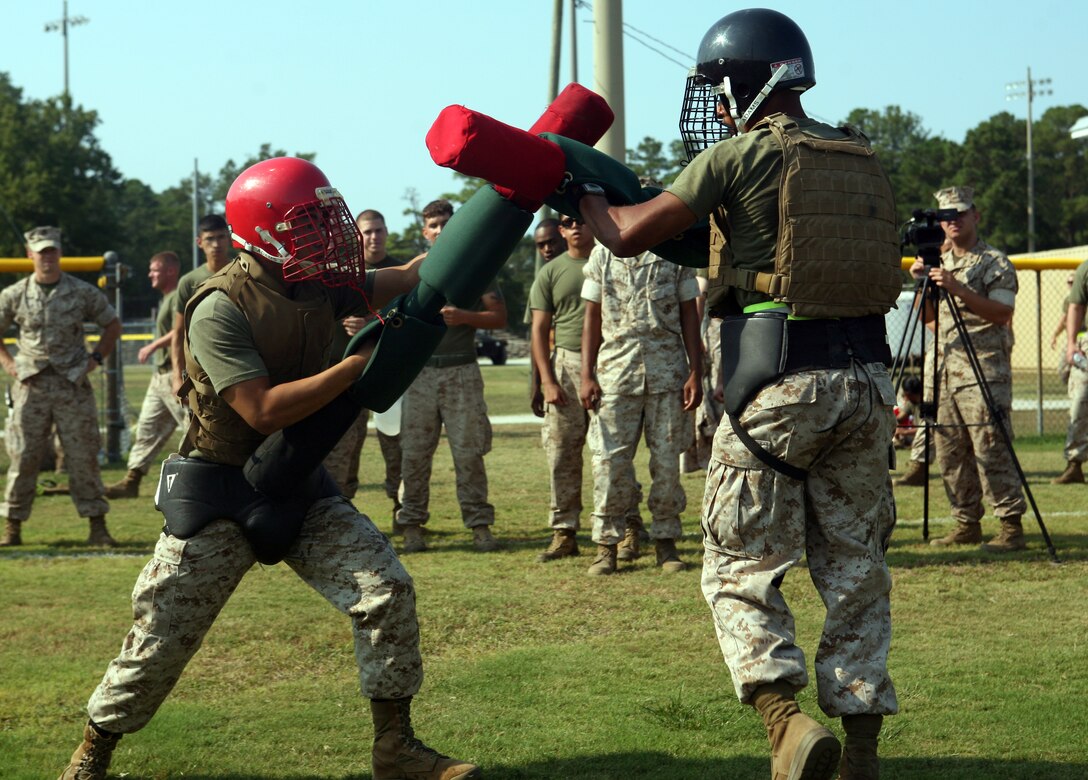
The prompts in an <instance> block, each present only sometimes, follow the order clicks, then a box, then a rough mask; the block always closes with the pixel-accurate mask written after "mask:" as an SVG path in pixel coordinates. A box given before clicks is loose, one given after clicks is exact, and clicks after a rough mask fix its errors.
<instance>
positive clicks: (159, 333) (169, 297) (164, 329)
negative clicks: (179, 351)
mask: <svg viewBox="0 0 1088 780" xmlns="http://www.w3.org/2000/svg"><path fill="white" fill-rule="evenodd" d="M177 294H178V292H177V290H171V291H170V292H168V293H167V294H166V295H164V296H162V301H161V302H160V303H159V316H157V317H156V318H155V338H156V339H160V338H162V337H163V336H165V335H166V334H167V333H169V332H170V331H171V330H173V329H174V315H175V314H176V313H177V312H176V310H175V308H174V298H175V297H176V296H177ZM173 362H174V361H173V360H171V359H170V345H169V344H167V345H166V346H165V347H161V348H159V349H157V350H155V366H156V367H157V368H158V369H159V371H169V370H170V368H171V366H172V365H173Z"/></svg>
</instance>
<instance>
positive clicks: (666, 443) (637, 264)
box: [582, 246, 699, 545]
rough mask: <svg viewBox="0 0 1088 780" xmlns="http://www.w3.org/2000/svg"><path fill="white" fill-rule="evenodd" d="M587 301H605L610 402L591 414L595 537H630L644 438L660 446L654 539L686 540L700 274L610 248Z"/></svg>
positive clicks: (588, 273) (589, 271) (652, 503)
mask: <svg viewBox="0 0 1088 780" xmlns="http://www.w3.org/2000/svg"><path fill="white" fill-rule="evenodd" d="M585 277H586V281H585V284H584V285H583V286H582V297H583V298H585V299H586V300H590V301H595V302H597V303H598V304H600V307H601V347H600V351H599V352H598V355H597V367H596V377H597V382H598V383H599V384H600V386H601V391H602V396H601V401H600V406H599V408H598V409H597V411H596V412H595V413H593V414H592V415H591V416H590V423H589V433H588V442H589V448H590V452H591V453H592V454H593V541H595V542H597V543H598V544H609V545H611V544H616V543H618V542H619V541H620V540H621V539H623V534H624V529H625V526H626V522H625V520H624V514H625V512H626V510H627V508H628V507H630V506H631V502H632V500H633V498H632V495H631V491H632V480H627V479H624V478H623V475H625V474H627V473H629V472H632V471H633V469H634V465H633V463H634V456H635V451H636V449H637V448H638V441H639V438H640V437H641V436H642V434H643V433H645V438H646V445H647V447H648V448H649V450H650V475H651V482H650V492H649V496H648V498H647V502H646V506H647V508H648V509H649V510H650V514H651V517H652V522H651V526H650V536H651V537H652V538H654V539H679V538H680V537H681V536H682V535H683V532H682V529H681V525H680V513H681V512H682V511H683V510H684V508H685V506H686V504H687V499H686V496H685V494H684V490H683V487H682V486H681V484H680V453H682V452H683V451H684V450H686V449H687V448H688V447H690V446H691V443H692V436H693V415H692V414H691V413H689V412H685V411H684V408H683V392H682V391H683V387H684V382H685V380H686V379H687V377H688V374H689V369H688V364H687V353H686V352H685V350H684V340H683V336H682V333H681V325H680V304H681V303H683V302H685V301H693V300H695V298H697V297H698V296H699V285H698V283H697V282H696V280H695V271H694V270H693V269H691V268H685V267H682V266H678V265H674V264H672V263H669V262H667V261H665V260H662V259H661V258H659V257H658V256H657V255H654V254H653V253H651V252H644V253H643V254H641V255H639V256H637V257H627V258H620V257H616V256H615V255H614V254H612V253H611V252H610V251H609V250H608V249H606V248H605V247H603V246H597V247H595V248H594V249H593V251H592V252H591V253H590V257H589V262H588V263H587V264H586V267H585Z"/></svg>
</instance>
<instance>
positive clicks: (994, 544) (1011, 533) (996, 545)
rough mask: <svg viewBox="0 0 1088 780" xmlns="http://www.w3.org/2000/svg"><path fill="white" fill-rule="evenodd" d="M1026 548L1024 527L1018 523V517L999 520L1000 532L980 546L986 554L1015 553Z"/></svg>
mask: <svg viewBox="0 0 1088 780" xmlns="http://www.w3.org/2000/svg"><path fill="white" fill-rule="evenodd" d="M1027 547H1028V543H1027V541H1026V540H1025V539H1024V526H1023V524H1022V523H1021V522H1020V516H1019V515H1013V516H1012V517H1003V518H1001V530H1000V531H998V533H997V536H995V537H994V538H993V539H991V540H990V541H988V542H986V544H984V545H982V549H983V550H985V551H986V552H996V553H1005V552H1016V551H1017V550H1026V549H1027Z"/></svg>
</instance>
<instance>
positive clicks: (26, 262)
mask: <svg viewBox="0 0 1088 780" xmlns="http://www.w3.org/2000/svg"><path fill="white" fill-rule="evenodd" d="M105 262H106V259H105V258H104V257H63V256H62V257H61V258H60V270H62V271H67V272H69V273H78V272H81V271H101V270H102V266H103V264H105ZM33 270H34V264H33V263H32V262H31V261H30V258H29V257H0V273H5V274H13V273H14V274H20V273H30V272H31V271H33Z"/></svg>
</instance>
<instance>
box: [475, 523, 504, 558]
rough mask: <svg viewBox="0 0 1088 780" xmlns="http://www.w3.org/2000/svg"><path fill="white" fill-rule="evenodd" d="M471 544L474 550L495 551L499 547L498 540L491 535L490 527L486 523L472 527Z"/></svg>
mask: <svg viewBox="0 0 1088 780" xmlns="http://www.w3.org/2000/svg"><path fill="white" fill-rule="evenodd" d="M472 546H473V547H474V548H476V552H495V550H497V549H499V540H498V539H496V538H495V537H494V536H492V535H491V529H490V528H488V527H487V526H486V525H476V526H473V527H472Z"/></svg>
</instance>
